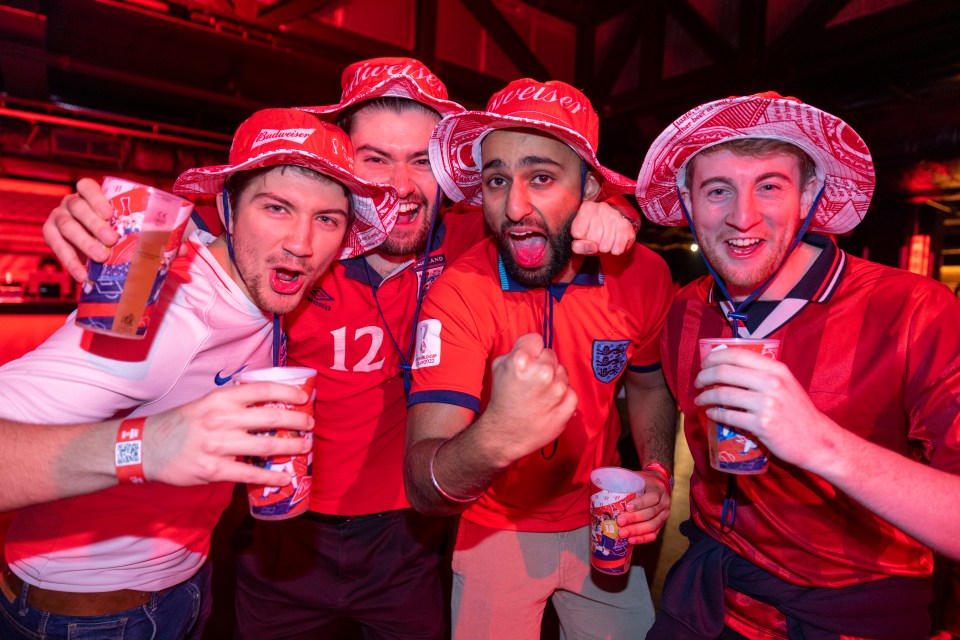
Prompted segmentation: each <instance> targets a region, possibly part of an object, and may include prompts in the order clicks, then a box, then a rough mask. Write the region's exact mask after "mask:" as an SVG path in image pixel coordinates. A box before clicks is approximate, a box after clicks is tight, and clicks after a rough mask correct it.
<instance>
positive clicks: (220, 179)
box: [173, 109, 399, 259]
mask: <svg viewBox="0 0 960 640" xmlns="http://www.w3.org/2000/svg"><path fill="white" fill-rule="evenodd" d="M285 164H290V165H296V166H300V167H305V168H307V169H312V170H313V171H316V172H317V173H322V174H324V175H326V176H329V177H331V178H333V179H334V180H336V181H337V182H339V183H340V184H342V185H343V186H344V187H346V189H347V190H348V191H349V192H350V194H351V195H350V199H351V202H352V210H353V220H352V223H351V225H350V229H349V231H348V232H347V237H346V238H344V246H343V250H342V253H341V255H340V256H339V258H340V259H344V258H349V257H352V256H356V255H359V254H361V253H363V252H365V251H368V250H369V249H372V248H374V247H376V246H377V245H379V244H380V243H381V242H383V241H384V240H385V239H386V237H387V235H388V234H389V233H390V230H391V229H393V224H394V222H396V219H397V210H398V207H399V197H398V195H397V192H396V191H395V190H394V189H393V187H391V186H389V185H381V184H374V183H370V182H367V181H365V180H363V179H361V178H358V177H357V176H356V175H354V172H353V145H352V144H351V143H350V138H348V137H347V134H346V133H344V131H343V130H342V129H340V128H338V127H335V126H333V125H331V124H328V123H326V122H323V121H321V120H320V119H319V118H317V117H316V116H313V115H311V114H309V113H306V112H305V111H300V110H297V109H264V110H262V111H257V112H256V113H254V114H253V115H252V116H250V117H249V118H248V119H247V120H246V121H244V122H243V123H242V124H241V125H240V127H239V128H238V129H237V133H236V134H235V135H234V137H233V145H232V146H231V147H230V164H226V165H219V166H212V167H200V168H198V169H189V170H187V171H184V172H183V173H182V174H181V175H180V177H179V178H177V181H176V183H175V184H174V186H173V191H174V193H176V194H177V195H180V196H183V197H184V198H188V199H190V200H191V201H193V202H195V203H197V204H198V205H200V204H206V205H209V203H210V202H212V201H213V198H214V197H215V196H216V195H218V194H220V193H221V192H222V190H223V186H224V183H225V182H226V179H227V177H228V176H229V175H231V174H233V173H235V172H237V171H249V170H251V169H260V168H262V167H272V166H277V165H285Z"/></svg>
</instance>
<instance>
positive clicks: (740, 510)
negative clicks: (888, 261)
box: [661, 236, 960, 619]
mask: <svg viewBox="0 0 960 640" xmlns="http://www.w3.org/2000/svg"><path fill="white" fill-rule="evenodd" d="M807 242H808V243H810V244H813V245H815V246H818V247H820V248H822V252H821V254H820V256H819V257H818V258H817V260H816V262H815V263H814V264H813V265H812V267H811V268H810V270H809V271H808V273H807V274H806V275H805V276H804V278H803V279H802V280H801V281H800V282H799V283H798V284H797V285H796V287H795V288H794V289H793V291H791V293H790V294H789V295H788V296H787V297H786V298H785V299H784V300H782V301H760V302H757V303H754V304H753V305H752V306H751V307H749V308H748V320H747V333H743V332H741V337H774V338H779V339H780V341H781V350H780V360H781V361H783V362H784V363H785V364H786V365H787V366H788V367H789V368H790V371H791V372H792V373H793V375H794V376H795V377H796V378H797V380H798V381H799V383H800V384H801V386H803V388H805V389H806V390H807V392H808V394H809V395H810V398H811V400H812V401H813V403H814V404H815V405H816V406H817V408H818V409H819V410H820V411H822V412H823V413H824V414H826V415H827V416H829V417H830V418H831V419H832V420H834V421H835V422H836V423H837V424H839V425H841V426H843V427H844V428H846V429H848V430H850V431H852V432H853V433H856V434H857V435H858V436H860V437H862V438H864V439H866V440H869V441H871V442H874V443H876V444H879V445H881V446H884V447H886V448H888V449H891V450H893V451H896V452H898V453H900V454H902V455H904V456H908V457H912V458H914V459H918V460H922V461H925V462H928V463H929V464H930V465H931V466H933V467H936V468H938V469H942V470H944V471H947V472H950V473H960V415H958V406H960V357H958V354H960V332H958V331H957V328H958V327H960V302H958V301H957V300H956V299H955V298H954V296H953V294H952V293H951V292H950V291H949V290H948V289H947V288H946V287H944V286H943V285H941V284H940V283H938V282H936V281H934V280H931V279H929V278H923V277H919V276H916V275H914V274H911V273H908V272H906V271H903V270H900V269H893V268H890V267H884V266H881V265H877V264H874V263H871V262H867V261H865V260H860V259H858V258H855V257H851V256H847V255H846V254H844V253H843V252H842V251H840V250H839V249H838V248H837V247H836V245H834V244H833V242H832V240H831V239H829V238H826V237H824V236H811V237H810V238H808V239H807ZM714 295H715V293H714V290H713V280H712V279H711V278H709V277H707V278H703V279H700V280H698V281H697V282H694V283H692V284H690V285H688V286H687V287H685V288H684V289H683V290H682V291H681V292H680V293H679V294H678V295H677V299H676V301H675V302H674V304H673V306H672V308H671V310H670V315H669V318H668V320H667V326H666V329H665V331H664V336H663V342H662V345H661V349H662V351H663V353H664V356H665V357H664V374H665V375H666V378H667V383H668V384H669V385H670V388H671V390H672V391H673V393H674V395H675V396H676V397H677V399H678V401H679V403H680V408H681V410H682V411H683V413H684V417H685V429H684V430H685V434H686V438H687V442H688V444H689V445H690V450H691V452H692V454H693V457H694V461H695V468H694V472H693V477H692V478H691V481H690V500H691V513H692V517H693V520H694V521H695V522H696V524H697V526H699V527H700V528H701V529H703V530H704V531H706V532H707V533H708V534H709V535H710V536H712V537H714V538H715V539H717V540H720V541H721V542H723V543H724V544H726V545H727V546H729V547H731V548H732V549H733V550H735V551H736V552H737V553H738V554H739V555H741V556H742V557H744V558H746V559H747V560H749V561H750V562H752V563H754V564H756V565H758V566H760V567H762V568H763V569H765V570H766V571H769V572H770V573H772V574H774V575H776V576H778V577H779V578H781V579H783V580H786V581H788V582H791V583H793V584H798V585H803V586H815V587H845V586H849V585H853V584H860V583H865V582H870V581H875V580H880V579H882V578H885V577H888V576H907V577H911V576H926V575H929V574H930V572H931V569H932V560H931V554H930V552H929V551H928V550H927V549H926V548H925V547H924V546H923V545H921V544H920V543H918V542H917V541H915V540H913V539H912V538H910V537H909V536H907V535H906V534H904V533H903V532H901V531H900V530H898V529H896V528H894V527H893V526H891V525H890V524H888V523H887V522H886V521H884V520H883V519H881V518H879V517H878V516H875V515H873V514H872V513H871V512H870V511H868V510H867V509H865V508H864V507H862V506H860V505H859V504H858V503H857V502H856V501H855V500H853V499H851V498H849V497H848V496H846V495H845V494H843V493H841V492H839V491H838V490H837V489H835V488H834V487H833V486H831V485H830V484H829V483H828V482H827V481H825V480H823V479H822V478H820V477H819V476H816V475H814V474H811V473H808V472H805V471H802V470H801V469H798V468H797V467H794V466H792V465H789V464H786V463H784V462H782V461H780V460H778V459H776V458H775V457H773V458H771V461H770V468H769V471H768V472H767V473H765V474H760V475H753V476H738V478H737V485H738V507H737V512H736V521H735V523H734V526H733V528H732V530H730V529H729V528H726V527H722V526H721V523H720V514H721V508H722V504H723V499H724V493H725V490H726V488H727V479H728V477H729V476H728V475H727V474H725V473H721V472H719V471H715V470H714V469H712V468H711V467H710V464H709V459H708V452H707V443H706V429H705V426H704V425H705V417H704V416H703V415H702V413H701V411H700V410H699V409H698V408H697V407H695V406H694V405H693V398H694V397H695V396H697V395H698V393H699V391H698V390H697V389H695V388H694V387H693V380H694V378H695V377H696V375H697V373H698V372H699V370H700V355H699V352H698V349H697V340H698V339H699V338H717V337H729V336H730V335H731V328H730V325H729V324H728V322H727V320H726V319H725V317H724V316H723V314H722V312H721V309H720V308H719V307H718V305H717V304H716V302H715V300H714ZM724 304H726V303H724ZM728 604H730V602H729V599H728ZM748 619H749V616H748Z"/></svg>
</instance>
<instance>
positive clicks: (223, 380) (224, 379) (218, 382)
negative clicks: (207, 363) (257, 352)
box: [213, 364, 250, 387]
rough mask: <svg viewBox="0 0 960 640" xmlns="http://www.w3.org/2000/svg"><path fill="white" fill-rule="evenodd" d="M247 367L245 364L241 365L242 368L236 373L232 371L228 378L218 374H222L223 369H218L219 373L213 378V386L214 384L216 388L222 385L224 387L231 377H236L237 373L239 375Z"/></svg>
mask: <svg viewBox="0 0 960 640" xmlns="http://www.w3.org/2000/svg"><path fill="white" fill-rule="evenodd" d="M249 366H250V365H248V364H245V365H243V366H242V367H240V368H239V369H237V370H236V371H234V372H233V373H231V374H230V375H228V376H221V375H220V374H221V373H223V369H220V372H219V373H217V375H215V376H213V382H214V384H216V385H217V386H218V387H222V386H223V385H225V384H227V383H228V382H230V380H231V379H233V376H235V375H237V374H238V373H240V372H241V371H243V370H244V369H246V368H247V367H249Z"/></svg>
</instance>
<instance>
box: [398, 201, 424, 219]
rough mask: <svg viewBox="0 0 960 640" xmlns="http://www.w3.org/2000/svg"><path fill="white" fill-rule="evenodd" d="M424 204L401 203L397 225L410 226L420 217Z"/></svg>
mask: <svg viewBox="0 0 960 640" xmlns="http://www.w3.org/2000/svg"><path fill="white" fill-rule="evenodd" d="M421 209H423V203H422V202H401V203H400V208H399V210H398V211H397V224H410V223H412V222H413V221H414V220H416V219H417V217H418V216H419V215H420V210H421Z"/></svg>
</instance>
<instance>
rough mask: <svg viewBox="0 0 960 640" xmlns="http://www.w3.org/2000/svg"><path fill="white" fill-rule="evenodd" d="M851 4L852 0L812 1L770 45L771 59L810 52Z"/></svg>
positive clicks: (768, 51)
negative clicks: (825, 29) (829, 24)
mask: <svg viewBox="0 0 960 640" xmlns="http://www.w3.org/2000/svg"><path fill="white" fill-rule="evenodd" d="M848 4H850V0H811V2H810V4H808V5H807V7H806V8H805V9H804V10H803V12H802V13H801V14H800V15H798V16H797V17H796V19H795V20H793V22H791V23H790V25H789V26H788V27H787V28H786V29H784V31H783V33H781V34H780V37H778V38H777V39H776V41H774V42H772V43H769V45H768V47H767V53H768V56H769V57H772V58H781V57H783V56H793V55H795V54H796V51H797V50H808V49H810V48H811V46H815V45H816V43H817V42H818V41H819V40H820V38H821V37H822V35H823V30H824V28H825V27H826V26H827V23H828V22H830V21H831V20H832V19H833V18H835V17H836V15H837V14H838V13H840V11H841V10H842V9H843V8H844V7H846V6H847V5H848Z"/></svg>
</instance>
